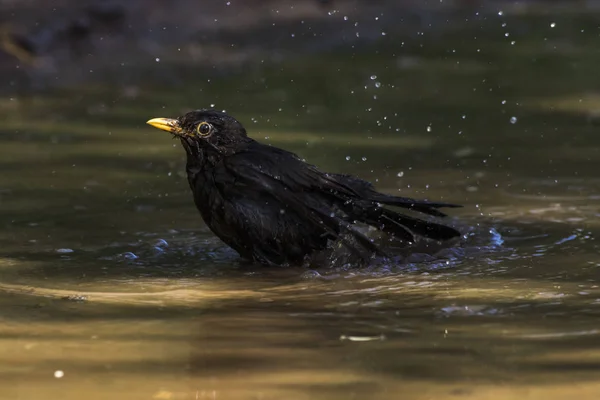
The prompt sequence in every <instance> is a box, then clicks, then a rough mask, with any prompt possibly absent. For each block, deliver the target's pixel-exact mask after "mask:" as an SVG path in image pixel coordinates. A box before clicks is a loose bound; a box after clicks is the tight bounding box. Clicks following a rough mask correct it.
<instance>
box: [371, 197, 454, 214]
mask: <svg viewBox="0 0 600 400" xmlns="http://www.w3.org/2000/svg"><path fill="white" fill-rule="evenodd" d="M370 200H373V201H376V202H379V203H382V204H386V205H388V206H395V207H402V208H407V209H409V210H413V211H417V212H420V213H423V214H428V215H431V216H434V217H445V216H446V214H445V213H443V212H441V211H439V210H437V209H438V208H444V207H446V208H460V207H462V206H461V205H458V204H450V203H440V202H430V201H427V200H416V199H411V198H409V197H398V196H390V195H385V194H381V193H378V194H377V196H373V197H371V198H370Z"/></svg>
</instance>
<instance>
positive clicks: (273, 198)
mask: <svg viewBox="0 0 600 400" xmlns="http://www.w3.org/2000/svg"><path fill="white" fill-rule="evenodd" d="M147 123H148V124H150V125H152V126H153V127H155V128H158V129H161V130H164V131H167V132H170V133H171V134H173V135H174V137H176V138H178V139H179V140H180V141H181V144H182V145H183V148H184V149H185V152H186V154H187V165H186V172H187V177H188V182H189V185H190V188H191V189H192V193H193V195H194V202H195V204H196V207H197V208H198V210H199V211H200V214H201V215H202V218H203V219H204V221H205V222H206V224H207V225H208V227H209V228H210V229H211V231H212V232H213V233H214V234H215V235H217V236H218V237H219V238H220V239H221V240H222V241H223V242H225V243H226V244H227V245H229V246H230V247H232V248H233V249H234V250H236V251H237V252H238V253H239V255H240V256H241V257H242V258H245V259H247V260H249V261H254V262H258V263H261V264H266V265H272V266H275V265H277V266H279V265H298V264H303V263H305V262H306V261H307V260H309V259H310V257H311V255H312V254H314V253H317V252H321V251H326V250H327V249H328V246H329V247H331V246H330V245H331V243H338V247H345V248H347V249H348V250H350V251H351V253H352V254H353V255H356V256H357V257H356V259H357V261H368V260H369V259H371V258H372V257H376V256H383V257H385V256H388V254H386V252H385V251H384V250H382V248H381V246H379V245H376V244H375V243H374V240H372V239H370V238H369V237H367V236H366V235H365V233H363V231H364V229H362V230H361V229H359V228H360V227H361V226H363V227H364V226H371V227H373V228H375V229H376V230H378V231H379V232H383V233H384V234H385V236H387V237H390V238H392V239H393V240H399V241H400V242H402V243H405V244H412V243H415V241H416V239H417V237H425V238H428V239H433V240H434V241H438V242H440V241H446V240H449V239H452V238H456V237H459V236H460V235H461V234H460V232H458V231H457V230H456V229H454V228H451V227H449V226H445V225H441V224H438V223H434V222H430V221H426V220H423V219H418V218H415V217H412V216H408V215H403V214H399V213H397V212H395V211H393V210H391V209H389V208H386V207H384V205H389V206H396V207H401V208H405V209H409V210H413V211H417V212H420V213H424V214H428V215H432V216H437V217H443V216H445V214H444V213H442V212H440V211H439V210H438V208H441V207H460V206H459V205H454V204H447V203H439V202H430V201H427V200H415V199H411V198H406V197H398V196H392V195H388V194H384V193H380V192H377V191H376V190H375V188H374V187H373V185H372V184H371V183H369V182H367V181H364V180H362V179H359V178H356V177H354V176H351V175H345V174H335V173H326V172H323V171H321V170H319V169H318V168H317V167H315V166H314V165H310V164H308V163H306V162H304V161H303V160H302V159H300V158H299V157H298V156H297V155H296V154H294V153H291V152H289V151H286V150H283V149H280V148H277V147H274V146H270V145H267V144H262V143H259V142H257V141H255V140H253V139H252V138H250V137H248V135H247V134H246V129H244V127H243V126H242V124H241V123H240V122H238V121H237V120H236V119H235V118H233V117H231V116H230V115H228V114H226V113H224V112H219V111H216V110H213V109H201V110H196V111H192V112H189V113H187V114H185V115H183V116H181V117H179V118H177V119H170V118H154V119H151V120H149V121H148V122H147ZM340 243H341V246H340V245H339V244H340ZM347 253H349V252H347Z"/></svg>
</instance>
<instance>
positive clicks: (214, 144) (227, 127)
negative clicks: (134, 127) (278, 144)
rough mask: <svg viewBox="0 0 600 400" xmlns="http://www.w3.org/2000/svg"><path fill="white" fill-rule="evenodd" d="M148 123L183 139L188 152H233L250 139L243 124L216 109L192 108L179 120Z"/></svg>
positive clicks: (191, 153)
mask: <svg viewBox="0 0 600 400" xmlns="http://www.w3.org/2000/svg"><path fill="white" fill-rule="evenodd" d="M147 124H149V125H152V126H153V127H155V128H158V129H161V130H163V131H167V132H170V133H171V134H173V136H174V137H177V138H179V139H181V143H182V144H183V147H184V148H185V149H186V151H187V153H188V155H194V154H196V153H204V152H209V153H210V152H213V151H215V152H217V153H219V154H223V155H227V154H232V153H235V152H236V150H237V149H238V148H239V146H240V145H243V144H244V143H246V142H247V141H248V140H250V139H249V138H248V136H247V134H246V129H244V127H243V126H242V124H241V123H239V122H238V121H237V120H236V119H235V118H233V117H232V116H230V115H227V114H226V113H224V112H221V111H217V110H213V109H203V110H195V111H190V112H189V113H187V114H185V115H183V116H181V117H179V118H176V119H172V118H153V119H151V120H149V121H148V122H147Z"/></svg>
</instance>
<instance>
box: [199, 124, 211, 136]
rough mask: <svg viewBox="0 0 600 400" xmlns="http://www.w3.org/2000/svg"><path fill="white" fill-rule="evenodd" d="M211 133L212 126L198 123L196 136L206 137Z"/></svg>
mask: <svg viewBox="0 0 600 400" xmlns="http://www.w3.org/2000/svg"><path fill="white" fill-rule="evenodd" d="M212 131H213V126H212V125H211V124H209V123H208V122H200V123H199V124H198V126H197V127H196V132H198V135H200V136H208V135H210V134H211V133H212Z"/></svg>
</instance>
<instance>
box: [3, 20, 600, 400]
mask: <svg viewBox="0 0 600 400" xmlns="http://www.w3.org/2000/svg"><path fill="white" fill-rule="evenodd" d="M560 26H562V25H560V24H558V25H557V27H556V29H559V27H560ZM469 29H471V28H469ZM469 29H467V30H466V31H465V32H458V33H453V34H452V35H450V36H449V37H448V38H445V39H444V40H441V41H439V40H438V41H435V42H427V40H429V39H427V38H424V39H423V40H424V41H425V42H424V43H426V44H429V46H424V47H419V46H416V45H415V46H408V45H407V48H406V50H405V51H406V52H407V53H414V54H413V56H414V60H416V61H415V62H417V63H418V64H419V65H420V66H421V68H412V67H411V68H405V67H406V65H405V64H401V65H400V70H394V71H395V72H394V71H392V70H390V69H389V68H388V67H389V60H387V59H386V54H388V53H389V52H390V51H391V50H390V49H389V47H388V46H389V43H387V42H386V43H383V44H382V47H381V49H380V50H381V51H380V52H379V53H378V55H376V56H373V58H372V59H371V58H370V57H369V58H367V59H366V60H367V61H365V60H363V59H358V58H357V59H356V60H355V62H353V63H349V58H348V54H346V53H344V52H341V53H340V54H337V55H336V54H333V55H328V56H327V57H329V58H330V59H329V60H328V62H330V63H331V64H326V67H324V66H323V64H322V63H321V62H320V60H318V59H311V58H310V57H309V58H307V59H306V60H303V61H301V62H302V63H305V64H306V65H304V67H305V68H302V69H301V70H300V71H299V70H298V69H297V68H299V67H298V65H297V64H296V62H297V61H294V62H293V63H292V62H290V63H288V64H286V63H285V62H283V63H282V66H280V67H278V68H276V69H275V70H273V69H270V68H271V67H265V69H264V70H260V71H258V72H257V71H245V72H244V73H240V74H236V75H234V76H231V77H227V78H226V79H225V78H220V80H219V79H217V80H215V81H213V82H211V83H206V82H205V81H204V80H201V82H200V81H199V82H197V86H196V89H195V90H199V89H198V88H202V90H203V93H204V96H205V99H203V100H197V97H194V96H191V94H193V92H192V93H191V94H190V93H184V95H177V96H175V95H166V94H165V93H164V91H165V90H164V88H162V89H160V90H159V89H156V88H151V87H148V88H143V90H141V93H142V95H141V96H140V98H138V99H136V100H127V99H122V98H120V97H119V94H118V93H119V90H118V89H114V88H110V87H109V88H103V89H98V88H86V87H83V88H78V89H77V90H74V91H68V90H65V91H64V92H55V93H47V94H45V95H43V96H42V95H38V96H25V95H24V96H21V97H19V98H15V99H14V100H11V101H6V102H2V103H0V112H1V113H2V115H3V118H4V123H3V126H2V127H1V128H0V142H1V143H2V145H1V147H0V154H1V155H2V157H1V161H0V164H1V165H2V168H3V171H4V173H3V174H1V175H0V204H1V207H0V223H2V226H3V227H4V229H3V230H2V231H0V249H1V251H0V270H1V271H2V275H1V278H0V306H1V307H0V308H1V309H2V312H1V313H0V318H1V319H2V325H1V326H0V352H1V353H2V354H3V362H2V363H1V365H0V379H3V380H4V382H3V386H2V396H0V397H1V398H7V399H16V398H22V399H33V398H41V397H43V398H51V399H53V398H61V399H76V398H77V399H79V398H81V397H82V396H85V397H86V398H89V399H105V398H107V397H116V398H126V399H347V398H361V399H362V398H368V399H396V398H407V399H425V398H456V397H461V398H469V399H488V398H489V399H506V398H515V399H516V398H530V399H538V398H539V399H542V398H544V399H562V398H570V397H573V396H578V397H579V398H590V399H591V398H596V397H597V393H598V390H600V386H599V385H598V383H597V382H598V378H599V377H600V351H599V350H600V349H599V347H598V343H600V341H599V338H598V336H599V329H598V324H597V321H598V316H599V315H600V290H599V287H598V284H599V283H598V268H599V266H600V259H599V258H598V246H597V244H596V237H597V235H598V223H597V221H598V216H599V215H600V205H598V198H599V196H600V181H599V180H598V179H597V177H596V176H595V175H596V174H597V170H598V168H597V162H596V160H597V154H598V149H600V141H599V139H598V137H599V136H598V135H597V132H596V127H594V126H593V124H591V123H590V120H589V119H587V118H584V117H582V116H581V113H585V110H584V111H581V109H580V108H574V107H572V106H571V107H567V106H565V104H563V103H564V102H559V101H558V100H557V104H559V103H560V104H562V106H561V107H558V108H548V106H540V105H539V104H538V103H540V102H539V101H537V100H535V101H533V100H529V101H526V100H527V99H538V98H545V97H550V96H547V95H548V91H549V87H551V86H552V88H553V89H554V93H552V96H551V97H552V98H554V97H556V96H563V95H564V96H565V98H572V97H573V93H575V97H577V96H578V95H579V94H580V93H584V92H585V91H588V90H589V89H588V88H589V87H591V86H590V82H589V81H588V80H587V79H586V80H582V79H581V77H580V75H578V74H571V73H569V74H565V70H564V68H567V66H571V65H572V63H573V62H575V61H576V62H577V65H579V68H581V70H582V71H586V70H588V69H590V70H593V71H594V74H593V75H594V76H593V77H592V76H590V77H589V79H598V78H597V77H596V75H597V74H596V73H595V71H596V66H597V63H596V60H595V55H594V54H595V53H594V52H587V50H589V49H591V48H595V47H594V46H595V45H594V43H595V42H593V43H592V44H589V43H587V42H586V43H583V44H578V42H577V41H575V42H574V43H575V44H574V46H580V47H578V49H579V50H581V51H580V52H570V53H567V54H558V53H552V50H551V49H550V50H549V49H548V48H547V46H546V45H545V44H544V46H546V47H541V44H540V43H542V42H543V43H546V40H542V39H541V38H532V39H531V40H530V41H527V40H525V39H526V38H522V39H523V40H522V42H523V43H522V44H521V45H522V46H523V47H518V46H517V47H515V46H513V45H511V44H510V42H508V43H506V42H505V40H504V38H503V37H501V38H500V39H498V38H495V37H494V38H487V37H486V38H483V40H481V41H480V42H478V44H477V48H482V49H484V50H486V49H487V50H488V51H489V52H488V53H486V57H487V58H485V59H482V58H481V56H480V55H478V54H479V53H478V52H476V51H475V48H473V49H470V47H469V48H468V49H465V48H464V47H465V46H466V45H465V42H464V40H466V39H465V38H467V39H469V38H471V37H472V36H473V32H472V31H469ZM565 35H566V33H565ZM499 37H500V36H499ZM438 39H439V38H438ZM565 40H566V39H565ZM589 40H592V39H589ZM459 45H460V46H459ZM454 48H459V49H463V50H464V51H463V52H462V53H461V52H459V54H456V53H454V52H452V53H450V52H449V50H448V49H454ZM515 49H516V50H515ZM525 50H527V51H525ZM364 51H368V50H367V49H365V50H364ZM548 52H551V53H552V56H549V55H547V54H546V53H548ZM357 54H359V53H357ZM394 54H395V53H394ZM450 54H453V55H452V57H450ZM544 54H546V55H544ZM409 55H410V54H407V57H408V56H409ZM533 55H535V57H538V58H537V60H542V61H539V62H543V60H544V57H553V60H554V61H555V64H556V65H554V64H553V65H554V67H550V66H548V67H547V68H545V69H541V68H540V67H539V65H538V64H536V63H535V62H534V63H533V64H532V61H531V57H532V56H533ZM453 57H457V58H456V59H455V58H453ZM352 58H354V56H353V57H352ZM396 58H397V57H396V55H394V57H393V59H394V60H396ZM451 61H452V62H454V61H463V62H462V64H461V63H459V62H457V63H456V65H457V66H456V67H454V66H453V67H449V63H450V62H451ZM394 65H396V64H394ZM411 65H412V64H411ZM460 65H466V67H465V68H467V69H464V70H463V69H461V67H460ZM473 66H477V67H478V68H473ZM592 66H593V68H592ZM568 68H570V67H568ZM306 71H308V72H311V73H312V74H313V75H315V74H316V73H315V71H319V73H318V74H317V75H315V76H314V77H313V78H312V79H314V81H315V82H312V84H311V85H309V86H307V87H306V88H305V90H304V91H303V90H302V87H301V86H302V84H303V83H306V81H305V80H306V79H307V77H311V76H312V75H311V74H309V73H308V72H306ZM373 71H375V72H377V76H378V80H377V82H380V81H381V82H384V83H385V84H383V85H380V86H377V87H374V88H373V87H370V86H369V88H368V89H363V90H360V89H361V88H363V87H364V85H365V84H364V82H365V81H366V82H370V81H371V79H370V78H369V77H370V75H372V74H374V73H373ZM540 71H543V72H544V73H543V74H542V73H540ZM269 74H270V75H269ZM258 75H260V76H262V75H266V76H269V77H272V79H271V81H270V82H271V83H270V84H269V85H267V86H265V84H264V81H262V83H260V82H259V81H258V80H257V79H256V77H257V76H258ZM571 75H574V76H571ZM575 75H576V76H575ZM331 77H335V78H336V83H335V85H331V84H330V85H326V86H323V87H324V88H326V89H327V90H326V91H325V92H324V93H322V92H318V91H317V92H315V90H316V88H318V87H319V82H326V81H328V79H330V78H331ZM292 81H293V82H292ZM257 82H259V83H257ZM290 82H292V83H290ZM297 82H300V83H297ZM419 82H420V83H419ZM273 88H276V89H273ZM178 90H182V91H183V92H185V91H186V90H188V89H186V88H179V89H178ZM350 91H356V92H355V93H356V94H355V97H350V96H349V95H348V92H350ZM373 91H377V95H376V96H377V98H376V99H375V98H374V94H373ZM282 92H283V93H286V96H287V97H286V96H284V97H285V99H287V100H285V102H286V104H285V107H283V108H284V111H281V112H280V111H278V110H279V108H280V107H281V106H282V104H281V102H282V101H284V100H281V99H282V96H281V93H282ZM188 94H190V96H187V95H188ZM165 98H166V99H168V100H169V101H168V102H167V101H166V100H165ZM190 99H192V100H190ZM193 99H196V100H193ZM74 100H75V101H74ZM213 100H215V101H218V103H219V105H221V104H223V105H224V104H231V106H228V107H227V108H228V109H230V108H236V107H237V109H238V110H237V111H236V110H229V111H231V112H232V113H233V114H234V115H236V116H239V117H240V119H241V120H243V121H246V125H248V128H249V130H250V133H251V134H252V135H253V136H254V137H256V138H257V139H259V140H264V141H268V142H270V143H272V144H274V145H279V146H283V147H286V148H288V149H291V150H293V151H296V152H298V153H299V154H301V155H302V156H303V157H305V158H306V159H307V160H308V161H310V162H311V163H315V164H318V165H319V166H322V167H323V168H324V169H327V170H336V171H344V172H348V173H354V174H358V175H360V176H362V177H364V178H366V179H369V180H371V181H373V182H374V183H375V184H376V185H377V187H378V188H380V189H382V190H385V191H389V192H400V193H402V194H405V195H408V196H412V197H429V198H431V199H441V200H444V201H451V202H457V203H462V204H464V205H465V208H464V209H460V210H452V211H451V214H452V217H451V221H450V222H452V223H453V224H455V225H456V226H458V227H460V229H462V230H463V232H464V234H465V236H464V240H463V243H461V244H460V245H459V246H457V247H454V248H450V249H445V250H443V251H441V252H440V253H438V254H436V256H433V257H432V256H425V255H423V254H420V255H417V256H414V257H413V258H410V257H409V258H407V259H403V260H401V261H400V262H394V261H389V260H388V261H386V262H381V263H374V265H372V266H370V267H368V268H362V269H356V268H352V267H339V268H330V269H326V268H325V269H318V270H306V269H302V268H283V269H272V268H264V267H258V268H257V267H256V266H251V265H248V264H247V263H244V262H243V261H240V260H239V259H238V257H237V255H236V254H235V253H234V252H233V251H232V250H231V249H229V248H227V247H225V246H224V245H223V244H222V243H221V242H219V241H218V240H217V239H215V237H214V236H213V235H212V234H211V233H210V232H209V231H208V230H207V229H206V227H205V226H204V225H203V224H202V223H201V220H200V217H199V215H198V213H197V211H196V210H195V208H194V207H193V203H192V200H191V195H190V193H189V190H188V187H187V183H186V181H185V176H183V174H182V172H183V151H182V150H181V149H180V148H179V145H178V144H177V143H175V142H171V141H169V137H168V136H163V135H160V134H159V133H157V132H156V131H154V130H151V129H149V128H146V127H145V124H144V123H145V121H146V120H147V119H148V118H149V117H150V116H152V115H155V114H156V112H155V111H156V110H157V109H162V108H163V106H165V103H167V106H166V107H168V110H164V111H163V112H161V113H164V114H165V115H171V114H173V115H176V114H179V113H180V112H179V111H180V110H179V108H186V107H200V106H205V105H206V104H205V102H206V101H208V102H211V101H213ZM171 101H172V104H171V103H170V102H171ZM190 101H192V102H195V103H196V104H190ZM198 101H201V102H202V104H198V103H197V102H198ZM561 101H562V100H561ZM99 104H100V105H104V106H103V107H100V108H101V109H102V110H103V111H102V112H101V113H98V112H97V110H98V105H99ZM577 104H578V107H579V104H580V103H579V102H577ZM107 105H109V106H107ZM582 107H583V106H582ZM90 110H96V111H93V112H92V111H90ZM152 110H155V111H152ZM171 111H173V112H172V113H171ZM32 115H34V116H36V118H32V117H31V116H32ZM512 117H514V119H513V118H512ZM63 374H64V375H63ZM399 393H400V394H401V395H399Z"/></svg>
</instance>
